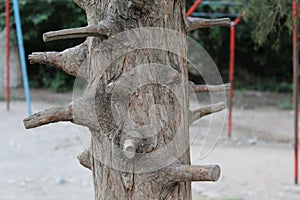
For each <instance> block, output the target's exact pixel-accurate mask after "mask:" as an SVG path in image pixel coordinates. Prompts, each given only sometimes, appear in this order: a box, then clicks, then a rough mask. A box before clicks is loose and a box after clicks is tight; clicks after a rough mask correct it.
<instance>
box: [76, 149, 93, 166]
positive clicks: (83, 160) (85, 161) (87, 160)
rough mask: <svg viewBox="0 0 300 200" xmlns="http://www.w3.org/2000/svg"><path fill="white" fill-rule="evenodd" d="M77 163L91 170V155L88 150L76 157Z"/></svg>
mask: <svg viewBox="0 0 300 200" xmlns="http://www.w3.org/2000/svg"><path fill="white" fill-rule="evenodd" d="M77 159H78V160H79V163H80V164H81V165H82V166H84V167H85V168H87V169H92V165H91V153H90V151H89V150H85V151H84V152H82V153H81V154H80V155H79V156H77Z"/></svg>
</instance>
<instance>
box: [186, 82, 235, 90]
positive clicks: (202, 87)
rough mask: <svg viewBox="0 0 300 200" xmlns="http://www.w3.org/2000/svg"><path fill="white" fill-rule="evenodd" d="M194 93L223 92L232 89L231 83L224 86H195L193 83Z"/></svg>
mask: <svg viewBox="0 0 300 200" xmlns="http://www.w3.org/2000/svg"><path fill="white" fill-rule="evenodd" d="M192 87H193V89H194V92H223V91H226V90H229V89H230V83H227V84H223V85H195V84H194V83H192Z"/></svg>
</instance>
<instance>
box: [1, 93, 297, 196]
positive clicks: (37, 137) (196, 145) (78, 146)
mask: <svg viewBox="0 0 300 200" xmlns="http://www.w3.org/2000/svg"><path fill="white" fill-rule="evenodd" d="M254 94H259V95H253V93H252V94H251V95H249V96H251V98H250V97H249V96H248V97H247V93H246V97H245V94H244V95H242V96H243V97H239V96H238V97H237V98H236V99H235V101H236V102H237V104H236V105H237V106H236V107H235V109H234V116H233V117H234V127H233V137H232V138H231V139H230V140H229V139H227V134H226V133H227V131H226V130H227V127H226V124H225V126H224V127H223V121H222V120H221V119H222V116H224V113H223V114H222V113H219V114H218V115H219V116H220V118H219V120H218V121H217V122H216V123H217V124H218V126H219V127H223V130H222V132H221V136H220V137H219V138H218V144H217V145H216V146H214V141H215V139H216V138H217V136H218V134H216V135H213V136H212V137H207V136H206V135H205V133H206V131H205V130H207V129H208V128H210V129H211V131H212V132H214V131H216V132H217V130H215V129H214V127H209V120H210V118H209V117H207V118H205V119H203V120H201V121H200V125H201V126H200V128H199V126H198V125H197V124H194V125H193V126H192V127H191V132H192V133H195V131H196V132H197V134H195V135H196V136H197V137H196V138H195V137H194V136H195V135H193V134H191V138H192V139H191V142H192V146H191V152H192V162H193V164H219V165H220V166H221V167H222V177H221V179H220V181H219V182H217V183H193V199H195V200H198V199H249V200H252V199H255V200H256V199H258V200H264V199H274V200H277V199H278V200H279V199H288V200H294V199H295V200H296V199H300V186H295V185H294V184H293V181H294V180H293V128H292V125H293V114H292V112H291V111H283V110H280V109H278V105H279V104H280V101H279V100H278V99H280V97H278V98H274V97H273V98H274V101H279V102H278V103H274V101H270V98H271V97H269V96H268V95H269V94H261V93H254ZM14 95H15V96H14V99H22V93H20V91H17V92H15V94H14ZM32 96H33V110H34V111H38V110H41V109H44V108H48V107H51V106H53V105H61V104H64V103H65V102H68V101H70V99H71V94H51V93H49V92H48V91H33V95H32ZM266 96H267V97H266ZM0 97H1V93H0ZM240 98H245V99H248V101H247V103H246V105H245V104H242V103H239V102H242V100H241V99H240ZM262 99H266V101H263V100H262ZM283 99H285V98H283ZM257 102H261V104H258V106H254V105H256V104H255V103H257ZM249 108H251V109H249ZM26 116H27V109H26V104H25V102H24V101H13V102H12V104H11V110H10V111H9V112H7V111H6V107H5V102H3V101H2V102H0V134H1V140H0V152H1V153H0V160H1V164H0V177H1V179H0V199H1V200H21V199H22V200H39V199H43V200H64V199H74V200H77V199H78V200H79V199H80V200H82V199H93V189H92V183H91V181H92V180H91V175H90V172H89V171H88V170H86V169H84V168H83V167H81V166H80V165H79V164H78V161H77V159H76V156H77V155H78V154H80V152H82V151H83V150H84V148H85V147H84V145H83V144H82V137H87V138H88V137H89V136H88V133H86V136H83V134H85V132H86V130H85V129H80V130H81V131H80V133H81V134H78V129H77V127H76V126H75V125H72V124H69V123H58V124H55V125H47V126H45V127H41V128H37V129H33V130H30V131H28V130H25V129H24V127H23V124H22V119H23V118H24V117H26ZM218 126H216V127H218ZM205 138H206V140H211V141H210V142H211V143H210V142H208V143H205V145H206V147H207V149H205V148H203V145H202V144H203V141H205ZM205 145H204V146H205ZM211 147H213V150H212V151H209V149H210V148H211ZM203 149H204V151H207V152H210V153H209V154H208V155H207V156H206V157H205V158H201V157H202V156H203V155H204V154H205V153H206V152H203Z"/></svg>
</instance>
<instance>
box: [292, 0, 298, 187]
mask: <svg viewBox="0 0 300 200" xmlns="http://www.w3.org/2000/svg"><path fill="white" fill-rule="evenodd" d="M293 18H294V31H293V82H294V92H293V93H294V94H293V96H294V111H295V113H294V114H295V124H294V126H295V127H294V129H295V130H294V131H295V145H294V147H295V184H298V174H299V173H298V172H299V171H298V170H299V167H298V163H299V162H298V138H299V137H298V132H299V128H298V118H299V116H298V111H299V106H298V100H299V97H298V91H299V78H298V68H299V54H298V53H299V49H298V20H297V0H293Z"/></svg>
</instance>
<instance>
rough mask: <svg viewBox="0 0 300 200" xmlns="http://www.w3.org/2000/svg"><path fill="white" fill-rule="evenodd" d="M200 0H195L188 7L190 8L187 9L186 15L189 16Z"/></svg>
mask: <svg viewBox="0 0 300 200" xmlns="http://www.w3.org/2000/svg"><path fill="white" fill-rule="evenodd" d="M201 2H202V0H197V1H195V3H194V4H193V5H192V7H190V9H189V10H188V11H187V13H186V16H191V14H192V13H193V12H194V11H195V10H196V9H197V7H198V6H199V4H200V3H201Z"/></svg>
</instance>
